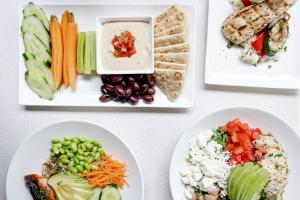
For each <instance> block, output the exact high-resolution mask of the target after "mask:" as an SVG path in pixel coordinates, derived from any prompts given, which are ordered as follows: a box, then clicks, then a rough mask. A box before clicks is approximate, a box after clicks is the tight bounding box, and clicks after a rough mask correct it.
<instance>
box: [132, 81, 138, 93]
mask: <svg viewBox="0 0 300 200" xmlns="http://www.w3.org/2000/svg"><path fill="white" fill-rule="evenodd" d="M131 88H132V90H134V91H138V90H139V89H140V85H139V84H138V82H133V83H132V84H131Z"/></svg>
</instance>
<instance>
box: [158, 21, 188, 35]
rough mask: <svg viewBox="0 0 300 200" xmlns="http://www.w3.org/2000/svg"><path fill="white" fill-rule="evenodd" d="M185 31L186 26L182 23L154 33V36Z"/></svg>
mask: <svg viewBox="0 0 300 200" xmlns="http://www.w3.org/2000/svg"><path fill="white" fill-rule="evenodd" d="M184 31H185V26H184V25H183V24H180V25H178V26H174V27H171V28H169V29H166V30H165V31H163V32H159V33H156V34H154V37H155V38H156V37H162V36H167V35H174V34H178V33H183V32H184Z"/></svg>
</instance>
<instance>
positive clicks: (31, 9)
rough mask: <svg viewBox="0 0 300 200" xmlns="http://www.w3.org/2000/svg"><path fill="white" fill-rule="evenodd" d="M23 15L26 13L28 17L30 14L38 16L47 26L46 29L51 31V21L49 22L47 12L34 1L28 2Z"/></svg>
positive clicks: (25, 15)
mask: <svg viewBox="0 0 300 200" xmlns="http://www.w3.org/2000/svg"><path fill="white" fill-rule="evenodd" d="M23 15H24V17H27V16H29V15H34V16H36V17H37V18H38V19H39V20H41V22H42V23H43V25H44V26H45V28H46V30H47V31H48V32H49V30H50V23H49V20H48V18H47V16H46V14H45V13H44V11H43V9H41V8H40V7H38V6H37V5H35V4H34V3H32V2H29V3H28V4H27V6H26V7H25V8H24V10H23Z"/></svg>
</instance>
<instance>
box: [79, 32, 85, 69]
mask: <svg viewBox="0 0 300 200" xmlns="http://www.w3.org/2000/svg"><path fill="white" fill-rule="evenodd" d="M84 46H85V33H84V32H80V33H78V45H77V71H78V73H83V69H84V66H83V65H84V63H83V62H84Z"/></svg>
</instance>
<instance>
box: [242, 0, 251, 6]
mask: <svg viewBox="0 0 300 200" xmlns="http://www.w3.org/2000/svg"><path fill="white" fill-rule="evenodd" d="M242 2H243V4H244V6H245V7H247V6H250V5H251V1H250V0H242Z"/></svg>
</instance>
